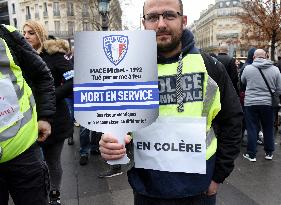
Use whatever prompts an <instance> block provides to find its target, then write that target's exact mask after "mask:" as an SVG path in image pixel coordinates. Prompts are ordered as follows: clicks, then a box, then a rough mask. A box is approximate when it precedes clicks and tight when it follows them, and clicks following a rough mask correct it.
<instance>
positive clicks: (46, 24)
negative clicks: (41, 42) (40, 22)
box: [44, 21, 49, 30]
mask: <svg viewBox="0 0 281 205" xmlns="http://www.w3.org/2000/svg"><path fill="white" fill-rule="evenodd" d="M44 23H45V27H46V29H47V30H49V22H48V21H45V22H44Z"/></svg>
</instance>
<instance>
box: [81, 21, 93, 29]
mask: <svg viewBox="0 0 281 205" xmlns="http://www.w3.org/2000/svg"><path fill="white" fill-rule="evenodd" d="M90 30H91V24H90V23H89V22H83V31H90Z"/></svg>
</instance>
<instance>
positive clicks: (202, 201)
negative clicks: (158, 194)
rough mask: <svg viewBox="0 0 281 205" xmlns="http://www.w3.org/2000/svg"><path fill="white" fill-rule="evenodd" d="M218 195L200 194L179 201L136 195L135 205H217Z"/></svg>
mask: <svg viewBox="0 0 281 205" xmlns="http://www.w3.org/2000/svg"><path fill="white" fill-rule="evenodd" d="M215 204H216V194H214V195H212V196H207V195H206V194H203V193H202V194H200V195H197V196H190V197H185V198H179V199H161V198H151V197H147V196H144V195H141V194H137V193H134V205H215Z"/></svg>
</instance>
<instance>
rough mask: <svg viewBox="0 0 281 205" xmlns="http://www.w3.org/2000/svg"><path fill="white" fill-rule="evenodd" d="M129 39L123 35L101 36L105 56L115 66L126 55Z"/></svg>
mask: <svg viewBox="0 0 281 205" xmlns="http://www.w3.org/2000/svg"><path fill="white" fill-rule="evenodd" d="M128 45H129V40H128V36H125V35H110V36H105V37H103V50H104V53H105V55H106V57H107V58H108V59H109V60H110V62H111V63H113V64H114V65H115V66H117V65H118V64H119V63H120V62H121V61H122V60H123V59H124V57H125V56H126V53H127V51H128Z"/></svg>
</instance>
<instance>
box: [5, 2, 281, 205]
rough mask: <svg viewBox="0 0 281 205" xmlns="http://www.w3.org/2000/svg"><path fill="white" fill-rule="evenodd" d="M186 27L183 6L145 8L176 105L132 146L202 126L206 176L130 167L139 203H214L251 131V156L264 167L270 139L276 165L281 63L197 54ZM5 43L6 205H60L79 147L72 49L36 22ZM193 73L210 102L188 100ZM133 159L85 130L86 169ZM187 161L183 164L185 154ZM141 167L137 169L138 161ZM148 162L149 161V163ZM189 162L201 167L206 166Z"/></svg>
mask: <svg viewBox="0 0 281 205" xmlns="http://www.w3.org/2000/svg"><path fill="white" fill-rule="evenodd" d="M186 24H187V17H186V16H185V15H183V2H182V1H181V0H146V1H145V3H144V6H143V25H144V28H145V29H147V30H154V31H155V32H156V41H157V62H158V66H159V67H158V78H159V79H160V80H164V81H165V80H169V82H171V87H172V88H174V89H171V90H173V91H172V92H173V93H172V94H173V96H174V99H172V100H171V102H169V104H167V103H162V102H160V109H159V110H160V111H159V116H160V117H161V121H160V122H158V123H157V125H155V126H156V127H157V130H158V132H153V129H155V127H152V128H150V129H151V130H146V131H143V130H139V131H138V132H133V133H130V134H128V135H127V136H126V137H125V144H132V143H131V142H132V141H133V140H134V138H137V137H146V139H147V140H150V139H152V138H155V137H156V138H159V139H161V138H163V137H165V136H166V137H169V136H174V132H175V129H176V130H177V134H178V135H180V136H189V135H192V133H193V132H194V131H193V130H187V129H185V128H184V125H185V124H186V123H198V122H197V121H196V120H194V119H195V118H196V119H198V118H200V119H202V122H203V126H204V127H206V132H204V136H202V137H204V139H205V138H206V141H205V142H204V143H206V156H203V157H202V156H201V158H202V159H201V158H200V160H203V161H204V163H206V168H205V170H204V174H202V173H199V171H196V169H194V171H193V172H188V173H185V172H173V171H171V170H169V169H168V170H165V171H159V170H155V169H146V168H136V167H135V166H133V165H132V167H131V168H130V170H129V171H128V180H129V183H130V185H131V187H132V189H133V193H134V204H135V205H152V204H157V205H171V204H177V205H180V204H194V205H201V204H208V205H214V204H216V194H217V191H218V187H219V184H221V183H223V182H224V180H225V179H226V178H227V177H228V176H229V175H230V174H231V172H232V170H233V168H234V161H235V159H236V158H237V157H238V155H239V152H240V148H241V147H240V145H241V141H242V139H243V140H244V141H245V140H246V139H244V138H245V136H246V135H245V136H244V133H246V132H245V130H247V140H246V142H247V143H246V146H247V149H246V152H245V153H244V154H243V157H244V158H245V159H246V160H249V161H250V162H255V161H257V159H256V152H257V149H256V146H257V143H259V141H262V143H260V144H262V145H263V146H264V151H265V157H264V158H265V159H266V160H272V159H273V153H274V146H275V145H274V121H275V119H276V118H277V121H278V109H279V102H280V100H278V99H279V96H280V94H281V74H280V69H281V60H280V58H278V61H277V62H276V64H274V63H273V62H272V61H270V60H268V57H267V53H266V51H265V50H263V49H262V48H251V49H250V50H249V52H248V58H247V60H246V62H245V63H244V64H243V65H241V62H237V61H236V60H235V59H234V58H233V57H231V56H229V55H228V50H227V46H226V45H224V44H222V45H221V46H220V50H219V52H218V54H210V55H209V54H206V53H204V52H202V51H200V50H199V49H198V48H196V46H195V40H194V36H193V34H192V33H191V32H190V31H189V30H188V29H186ZM0 38H1V41H0V47H1V49H0V52H1V54H2V55H1V56H2V57H1V59H0V63H1V66H0V87H1V89H0V108H1V109H3V110H0V112H1V115H0V184H1V186H0V205H7V204H8V200H9V195H10V196H11V197H12V199H13V201H14V204H15V205H24V204H36V205H46V204H51V205H59V204H61V203H60V193H61V180H62V174H63V170H62V166H61V152H62V150H63V146H64V142H65V139H68V144H69V145H73V143H74V140H73V124H74V122H75V121H74V118H73V94H72V92H73V91H72V90H73V75H74V74H73V67H74V63H73V61H74V57H73V52H71V50H70V47H69V44H68V42H67V41H65V40H62V39H57V38H56V37H54V36H50V35H48V32H47V30H46V29H45V28H44V26H42V24H41V23H39V22H37V21H33V20H28V21H27V22H26V23H25V24H24V26H23V35H21V34H20V33H19V32H17V31H16V29H15V28H13V27H11V26H2V25H1V26H0ZM278 68H279V69H278ZM194 74H200V75H201V76H202V78H201V80H197V81H196V82H194V81H193V80H191V82H190V83H191V84H192V85H193V86H195V83H196V85H197V87H199V89H200V91H201V92H202V94H203V96H202V98H201V99H199V100H188V101H187V100H186V99H184V98H183V97H182V96H183V95H184V94H185V92H187V91H186V90H185V89H183V88H182V85H183V83H184V82H183V80H182V79H183V77H185V76H192V75H194ZM191 79H192V78H191ZM199 81H200V82H199ZM171 90H170V92H171ZM160 95H162V93H160ZM243 116H244V117H243ZM276 116H277V117H276ZM170 119H173V122H175V123H176V124H177V125H178V127H177V126H176V127H175V126H174V124H172V125H171V129H168V130H169V131H168V132H167V129H163V128H164V127H165V128H167V126H169V123H168V122H169V120H170ZM243 119H244V120H243ZM202 122H201V123H202ZM147 133H154V134H153V136H150V134H147ZM259 133H263V134H262V135H263V139H261V138H259V136H260V135H261V134H259ZM155 135H156V136H155ZM175 140H177V139H175ZM188 140H189V139H186V141H188ZM190 140H191V141H190V143H193V141H192V139H190ZM126 151H127V150H126V147H125V146H124V145H123V144H122V143H121V144H120V143H119V142H118V141H117V139H116V137H115V136H114V133H112V134H109V133H101V132H96V131H91V130H88V129H86V128H84V127H82V126H80V160H79V163H80V165H81V166H84V165H86V164H87V163H88V159H89V154H100V155H101V156H102V158H103V159H104V160H116V159H120V158H122V157H123V156H124V155H125V154H126ZM135 152H141V151H139V150H135ZM140 154H143V153H140ZM162 158H163V156H162V157H161V156H159V159H158V157H157V158H153V161H154V162H155V163H157V164H160V165H161V163H163V161H165V160H163V159H162ZM180 158H181V160H183V161H184V160H185V158H186V155H184V154H182V155H181V156H180ZM135 160H136V161H135V162H136V163H138V161H137V160H140V159H138V158H136V159H135ZM142 160H144V161H149V160H151V156H147V157H145V158H143V159H142ZM189 160H191V161H192V163H193V166H195V167H196V163H197V160H199V159H198V158H196V159H189ZM118 174H122V170H121V166H120V165H114V166H111V167H110V170H107V171H106V172H105V173H100V177H102V178H103V177H111V176H115V175H118ZM34 196H36V197H34Z"/></svg>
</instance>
